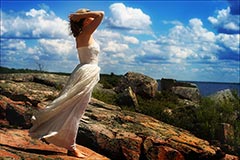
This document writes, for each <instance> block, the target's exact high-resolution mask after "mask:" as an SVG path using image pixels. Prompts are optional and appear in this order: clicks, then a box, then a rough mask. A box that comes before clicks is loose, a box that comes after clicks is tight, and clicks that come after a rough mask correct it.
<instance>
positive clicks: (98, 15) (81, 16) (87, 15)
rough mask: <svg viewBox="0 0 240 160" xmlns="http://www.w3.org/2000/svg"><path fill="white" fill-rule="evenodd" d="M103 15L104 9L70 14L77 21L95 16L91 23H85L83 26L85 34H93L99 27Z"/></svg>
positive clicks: (71, 18)
mask: <svg viewBox="0 0 240 160" xmlns="http://www.w3.org/2000/svg"><path fill="white" fill-rule="evenodd" d="M103 16H104V12H103V11H90V12H84V13H72V14H70V15H69V18H70V20H72V21H75V22H78V21H80V20H81V19H87V18H93V21H92V22H91V23H90V24H88V25H85V26H83V28H82V31H83V34H91V33H93V32H94V31H95V30H96V29H97V27H98V26H99V24H100V23H101V21H102V19H103Z"/></svg>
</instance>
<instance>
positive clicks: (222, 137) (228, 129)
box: [217, 123, 234, 143]
mask: <svg viewBox="0 0 240 160" xmlns="http://www.w3.org/2000/svg"><path fill="white" fill-rule="evenodd" d="M217 136H218V140H219V141H220V142H221V143H228V142H231V141H233V138H234V129H233V126H232V125H230V124H228V123H221V124H219V129H218V135H217Z"/></svg>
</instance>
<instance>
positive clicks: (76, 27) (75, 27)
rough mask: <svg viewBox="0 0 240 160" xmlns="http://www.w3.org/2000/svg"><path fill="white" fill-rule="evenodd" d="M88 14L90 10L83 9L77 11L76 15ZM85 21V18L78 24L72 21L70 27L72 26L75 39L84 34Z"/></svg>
mask: <svg viewBox="0 0 240 160" xmlns="http://www.w3.org/2000/svg"><path fill="white" fill-rule="evenodd" d="M86 12H90V9H87V8H82V9H79V10H77V11H76V12H75V13H86ZM84 20H85V18H82V19H80V20H79V21H78V22H75V21H72V20H70V22H69V26H70V30H71V34H72V35H73V37H77V36H78V35H79V34H80V33H81V32H82V26H83V22H84Z"/></svg>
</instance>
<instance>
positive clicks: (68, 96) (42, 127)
mask: <svg viewBox="0 0 240 160" xmlns="http://www.w3.org/2000/svg"><path fill="white" fill-rule="evenodd" d="M99 73H100V68H99V67H98V66H97V65H96V64H84V65H81V64H79V65H77V67H76V68H75V69H74V71H73V72H72V74H71V76H70V77H69V79H68V82H67V84H66V86H65V87H64V88H63V90H62V92H61V93H60V95H59V97H58V98H56V99H55V100H54V101H52V102H51V103H50V104H49V105H48V106H47V107H46V108H45V109H44V110H42V111H40V112H38V113H37V114H36V115H34V116H33V117H32V123H33V126H32V127H31V128H30V130H29V134H30V136H31V137H32V138H38V139H41V138H44V139H45V140H46V141H47V142H49V143H52V144H55V145H57V146H60V147H64V148H66V149H68V150H73V149H75V147H76V146H75V145H76V144H75V142H76V136H77V131H78V125H79V122H80V119H81V117H82V115H83V114H84V111H85V109H86V107H87V104H88V102H89V101H90V98H91V94H92V90H93V88H94V86H95V85H96V84H97V83H98V81H99Z"/></svg>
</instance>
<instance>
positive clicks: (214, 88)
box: [191, 82, 240, 96]
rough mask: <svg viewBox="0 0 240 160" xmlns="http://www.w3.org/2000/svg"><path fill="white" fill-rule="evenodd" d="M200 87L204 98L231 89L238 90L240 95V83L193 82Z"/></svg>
mask: <svg viewBox="0 0 240 160" xmlns="http://www.w3.org/2000/svg"><path fill="white" fill-rule="evenodd" d="M191 83H195V84H196V85H197V86H198V89H199V91H200V94H201V95H202V96H209V95H211V94H214V93H216V92H218V91H221V90H225V89H230V90H236V91H237V93H238V95H240V83H217V82H191Z"/></svg>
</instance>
